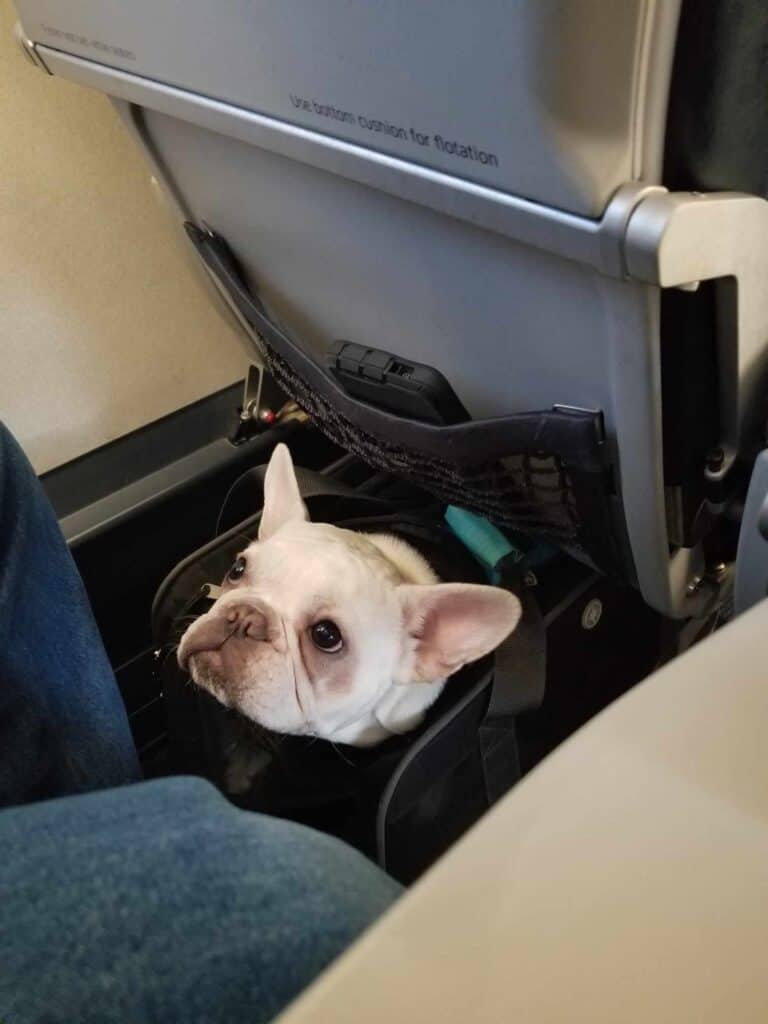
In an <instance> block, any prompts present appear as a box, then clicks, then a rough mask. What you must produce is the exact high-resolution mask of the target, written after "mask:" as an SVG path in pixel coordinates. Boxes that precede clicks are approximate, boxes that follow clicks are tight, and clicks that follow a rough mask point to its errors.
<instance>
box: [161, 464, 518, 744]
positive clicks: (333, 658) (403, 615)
mask: <svg viewBox="0 0 768 1024" xmlns="http://www.w3.org/2000/svg"><path fill="white" fill-rule="evenodd" d="M519 618H520V603H519V601H518V600H517V598H516V597H515V596H514V595H513V594H510V593H509V592H508V591H505V590H500V589H498V588H496V587H490V586H479V585H475V584H465V583H439V582H438V580H437V577H436V576H435V574H434V572H433V571H432V569H431V568H430V566H429V565H428V564H427V562H426V561H425V559H424V558H423V557H422V556H421V555H420V554H419V553H418V552H416V551H415V550H413V548H411V547H410V546H409V545H407V544H406V543H404V542H403V541H401V540H399V539H397V538H395V537H391V536H386V535H383V534H382V535H379V534H361V533H355V532H353V531H351V530H343V529H339V528H338V527H335V526H330V525H328V524H325V523H310V522H309V521H308V516H307V510H306V508H305V506H304V503H303V502H302V500H301V497H300V494H299V488H298V485H297V482H296V476H295V474H294V470H293V463H292V461H291V456H290V454H289V452H288V449H287V448H286V447H285V445H282V444H281V445H278V447H277V448H276V449H275V451H274V454H273V455H272V458H271V460H270V463H269V466H268V468H267V474H266V478H265V481H264V511H263V515H262V519H261V526H260V527H259V539H258V541H256V542H254V543H252V544H250V545H249V546H248V547H247V548H246V550H245V551H243V552H242V554H240V555H239V556H238V557H237V560H236V561H235V563H234V565H233V566H232V568H231V569H230V571H229V573H228V574H227V577H226V579H225V580H224V583H223V592H222V594H221V595H220V596H219V597H218V599H217V600H216V602H215V604H214V605H213V607H212V608H211V609H210V611H208V612H207V613H206V614H205V615H203V616H201V617H200V618H199V619H197V620H196V621H195V622H193V623H192V625H191V626H190V627H189V628H188V629H187V631H186V632H185V633H184V636H183V637H182V640H181V643H180V645H179V650H178V660H179V664H180V665H181V667H182V668H183V669H185V670H187V671H189V673H190V675H191V676H192V679H193V680H194V681H195V683H197V685H198V686H200V687H203V688H204V689H205V690H207V691H208V692H210V693H211V694H213V696H214V697H216V698H217V699H218V700H219V701H220V702H221V703H222V704H224V705H225V706H227V707H233V708H236V709H237V710H238V711H240V712H241V713H242V714H243V715H245V716H246V717H247V718H250V719H252V720H253V721H255V722H257V723H258V724H260V725H262V726H264V727H265V728H267V729H270V730H273V731H275V732H280V733H290V734H293V735H305V736H316V737H319V738H321V739H325V740H331V741H334V742H338V743H347V744H353V745H355V746H360V747H362V746H371V745H373V744H375V743H379V742H381V741H382V740H384V739H386V738H387V737H388V736H390V735H392V734H394V733H403V732H407V731H409V730H411V729H414V728H415V727H416V726H417V725H419V723H420V722H421V721H422V719H423V717H424V714H425V712H426V710H427V708H429V706H430V705H431V704H432V703H433V702H434V701H435V700H436V699H437V697H438V696H439V694H440V691H441V690H442V689H443V686H444V685H445V682H446V679H447V678H448V676H450V675H451V674H452V673H454V672H456V671H457V670H458V669H460V668H461V667H462V666H463V665H466V664H467V663H469V662H471V661H475V660H476V659H478V658H481V657H482V656H483V655H485V654H488V653H489V652H490V651H492V650H493V649H494V648H495V647H496V646H498V644H500V643H501V641H502V640H504V639H505V637H506V636H508V634H509V633H511V632H512V630H513V629H514V628H515V626H516V625H517V623H518V620H519Z"/></svg>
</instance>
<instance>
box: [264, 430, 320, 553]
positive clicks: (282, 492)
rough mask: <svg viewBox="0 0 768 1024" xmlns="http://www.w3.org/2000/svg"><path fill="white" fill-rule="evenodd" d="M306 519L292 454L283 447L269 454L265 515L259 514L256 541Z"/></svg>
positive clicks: (306, 514)
mask: <svg viewBox="0 0 768 1024" xmlns="http://www.w3.org/2000/svg"><path fill="white" fill-rule="evenodd" d="M307 519H309V514H308V513H307V509H306V506H305V505H304V502H303V501H302V500H301V494H300V493H299V485H298V483H297V482H296V473H295V472H294V469H293V460H292V459H291V453H290V452H289V451H288V448H287V447H286V446H285V445H284V444H279V445H278V446H277V448H275V450H274V451H273V452H272V458H271V459H270V460H269V465H268V466H267V473H266V476H265V477H264V511H263V512H262V513H261V524H260V526H259V540H268V539H269V537H271V536H272V534H273V533H276V532H277V531H278V530H279V529H280V527H281V526H285V524H286V523H290V522H296V521H298V522H302V521H304V520H307Z"/></svg>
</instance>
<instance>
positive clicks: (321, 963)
mask: <svg viewBox="0 0 768 1024" xmlns="http://www.w3.org/2000/svg"><path fill="white" fill-rule="evenodd" d="M21 850H23V851H24V853H23V856H20V855H19V851H21ZM399 892H400V888H399V886H398V885H397V884H396V883H395V882H393V881H392V880H391V879H390V878H388V877H387V876H386V875H384V874H383V873H382V872H381V871H379V870H378V869H377V868H376V867H374V866H373V865H372V864H370V863H369V862H368V861H366V860H365V859H364V858H363V857H362V856H361V855H360V854H359V853H357V852H356V851H354V850H352V849H350V848H349V847H346V846H344V845H343V844H342V843H340V842H339V841H338V840H335V839H332V838H331V837H329V836H325V835H321V834H320V833H318V832H313V831H311V830H309V829H306V828H304V827H303V826H300V825H295V824H293V823H291V822H287V821H280V820H278V819H274V818H266V817H263V816H261V815H256V814H249V813H247V812H245V811H240V810H237V809H235V808H234V807H232V806H231V805H230V804H228V803H227V802H226V801H225V800H224V799H223V797H222V796H221V795H220V794H219V793H218V792H217V791H216V790H215V789H214V788H213V787H212V786H210V785H209V784H208V783H207V782H203V781H202V780H200V779H191V778H176V779H163V780H161V781H158V782H145V783H142V784H140V785H137V786H129V787H126V788H123V789H121V790H107V791H105V792H102V793H92V794H88V795H85V796H75V797H66V798H64V799H60V800H52V801H49V802H45V803H36V804H32V805H30V806H28V807H19V808H12V809H9V810H6V811H4V812H3V813H2V814H0V893H2V898H1V899H0V964H2V968H1V969H0V1020H2V1021H4V1022H7V1024H74V1022H77V1024H112V1022H115V1024H117V1022H120V1024H123V1022H127V1021H130V1024H149V1022H152V1024H159V1022H171V1021H172V1022H182V1021H183V1022H184V1024H224V1022H227V1024H231V1022H233V1021H243V1022H245V1021H247V1022H248V1024H262V1022H265V1021H268V1020H270V1019H271V1018H272V1017H273V1016H274V1015H275V1014H276V1013H278V1012H279V1011H280V1010H281V1009H282V1008H283V1007H284V1006H285V1005H286V1004H287V1003H288V1002H289V1001H290V1000H291V999H292V998H294V997H295V996H296V995H297V994H298V993H299V992H300V991H301V989H302V988H304V987H305V986H306V985H307V984H308V983H309V982H310V981H311V980H312V979H313V978H314V977H315V975H316V974H317V973H318V972H319V971H320V970H322V968H323V967H325V966H326V964H328V963H329V962H330V961H331V960H332V959H333V958H334V957H335V956H336V955H337V954H339V953H340V952H341V951H342V950H343V949H344V948H345V947H346V946H347V945H348V944H349V943H350V942H351V941H352V940H353V939H354V938H355V937H356V936H357V935H358V934H359V933H360V932H361V931H362V930H363V929H364V928H365V927H366V926H367V925H368V924H370V923H371V922H372V921H373V920H374V919H375V918H376V917H377V916H378V915H379V914H381V913H382V911H384V910H385V909H386V908H387V907H388V906H389V905H390V904H391V903H392V902H393V900H395V899H396V897H397V896H398V894H399Z"/></svg>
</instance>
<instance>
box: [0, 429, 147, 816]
mask: <svg viewBox="0 0 768 1024" xmlns="http://www.w3.org/2000/svg"><path fill="white" fill-rule="evenodd" d="M139 777H140V772H139V765H138V760H137V757H136V751H135V748H134V745H133V741H132V739H131V733H130V729H129V727H128V720H127V716H126V713H125V708H124V707H123V703H122V700H121V698H120V694H119V692H118V688H117V683H116V682H115V677H114V674H113V672H112V669H111V667H110V664H109V660H108V659H107V655H106V653H105V651H104V647H103V645H102V642H101V638H100V636H99V632H98V629H97V628H96V623H95V622H94V619H93V615H92V614H91V610H90V606H89V604H88V598H87V596H86V594H85V589H84V587H83V583H82V581H81V579H80V577H79V575H78V573H77V570H76V568H75V565H74V562H73V561H72V557H71V555H70V553H69V550H68V549H67V545H66V543H65V542H64V538H63V537H62V535H61V531H60V530H59V526H58V523H57V521H56V516H55V515H54V512H53V509H52V508H51V506H50V504H49V502H48V499H47V498H46V496H45V494H44V492H43V489H42V487H41V486H40V483H39V481H38V480H37V477H36V476H35V474H34V471H33V470H32V467H31V466H30V465H29V462H28V461H27V459H26V457H25V456H24V454H23V452H22V451H21V449H20V448H19V446H18V444H17V443H16V441H15V440H14V439H13V437H12V436H11V434H10V433H9V432H8V430H7V429H6V428H5V427H4V426H3V425H2V424H0V807H3V806H8V805H12V804H20V803H26V802H28V801H31V800H42V799H46V798H48V797H53V796H60V795H64V794H69V793H79V792H85V791H87V790H92V789H102V788H104V787H107V786H118V785H121V784H123V783H126V782H135V781H136V780H137V779H138V778H139Z"/></svg>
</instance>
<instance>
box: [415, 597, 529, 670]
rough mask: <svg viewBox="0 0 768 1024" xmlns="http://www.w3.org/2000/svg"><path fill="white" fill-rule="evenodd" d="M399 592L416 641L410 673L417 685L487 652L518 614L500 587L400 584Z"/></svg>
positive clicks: (517, 604) (514, 602)
mask: <svg viewBox="0 0 768 1024" xmlns="http://www.w3.org/2000/svg"><path fill="white" fill-rule="evenodd" d="M398 594H399V596H400V601H401V606H402V609H403V622H404V625H405V629H406V632H407V633H408V635H409V636H410V637H411V638H412V640H413V641H414V642H415V649H414V653H415V662H414V664H413V667H412V669H411V670H410V672H409V675H410V678H411V679H412V680H413V681H415V682H432V681H433V680H437V679H443V678H445V677H446V676H450V675H452V674H453V673H454V672H457V671H458V670H459V669H460V668H461V667H462V666H463V665H467V664H469V662H471V661H477V659H478V658H482V657H483V655H484V654H489V653H490V652H491V651H492V650H493V649H494V648H496V647H498V645H499V644H500V643H501V641H502V640H504V639H505V638H506V637H507V636H509V634H510V633H511V632H512V630H513V629H514V628H515V626H516V625H517V624H518V622H519V621H520V616H521V614H522V608H521V607H520V602H519V601H518V599H517V598H516V597H515V595H514V594H510V592H509V591H508V590H501V589H500V588H499V587H485V586H481V585H478V584H474V583H437V584H435V585H433V586H421V585H418V584H403V585H402V586H400V587H398Z"/></svg>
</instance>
